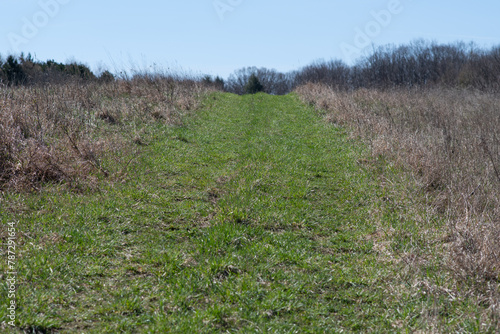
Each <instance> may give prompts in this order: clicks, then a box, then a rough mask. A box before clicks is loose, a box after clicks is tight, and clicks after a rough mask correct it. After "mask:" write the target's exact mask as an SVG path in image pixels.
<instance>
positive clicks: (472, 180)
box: [297, 84, 500, 313]
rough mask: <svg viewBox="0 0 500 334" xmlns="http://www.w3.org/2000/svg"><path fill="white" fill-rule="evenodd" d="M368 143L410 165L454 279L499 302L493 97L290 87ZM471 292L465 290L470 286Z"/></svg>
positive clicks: (499, 154)
mask: <svg viewBox="0 0 500 334" xmlns="http://www.w3.org/2000/svg"><path fill="white" fill-rule="evenodd" d="M297 93H298V94H299V96H300V97H301V99H302V100H303V101H305V102H306V103H308V104H311V105H313V106H315V107H316V108H318V109H321V110H326V111H327V112H326V114H325V117H326V118H327V119H328V120H329V121H330V122H333V123H339V124H341V125H345V126H348V127H349V128H350V129H352V131H353V132H354V134H355V135H356V136H359V137H360V138H362V139H363V140H364V141H365V142H366V143H367V144H368V146H369V148H370V149H371V152H372V155H373V157H374V158H388V159H389V161H391V162H395V166H398V167H400V168H403V170H407V171H408V170H409V171H411V174H412V177H414V178H415V179H416V182H417V183H418V188H419V189H420V191H419V194H418V196H422V195H423V196H424V197H428V198H430V199H432V201H431V202H430V203H431V206H432V209H433V210H434V211H433V212H435V213H436V214H437V215H439V217H441V218H443V219H446V221H447V223H448V228H449V229H448V231H447V233H444V234H443V235H444V238H443V239H442V240H441V241H442V243H443V244H445V245H446V249H449V259H448V260H449V261H447V263H448V264H449V268H450V269H451V270H450V272H452V273H453V274H454V275H456V277H457V278H458V280H457V281H458V282H462V283H464V282H466V283H467V285H466V286H473V287H474V289H472V290H473V292H475V293H476V296H477V297H479V299H481V301H482V302H487V303H488V305H489V306H490V307H491V308H492V309H493V310H495V309H496V311H495V312H494V313H496V312H498V307H499V306H500V298H499V292H500V291H499V287H500V284H499V283H500V135H499V134H498V129H500V107H499V106H500V96H498V95H495V94H490V93H486V92H479V91H470V90H459V89H446V88H443V87H441V88H433V89H426V90H423V89H420V90H419V89H413V90H405V89H396V90H376V89H360V90H354V91H349V92H348V91H338V90H333V89H331V88H328V87H327V86H326V85H321V84H307V85H304V86H302V87H300V88H298V89H297ZM469 292H470V291H468V292H466V293H469Z"/></svg>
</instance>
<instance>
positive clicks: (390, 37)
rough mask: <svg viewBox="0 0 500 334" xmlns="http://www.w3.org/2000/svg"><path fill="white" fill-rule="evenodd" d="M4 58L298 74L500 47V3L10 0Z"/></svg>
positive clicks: (1, 19)
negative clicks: (312, 68) (371, 59)
mask: <svg viewBox="0 0 500 334" xmlns="http://www.w3.org/2000/svg"><path fill="white" fill-rule="evenodd" d="M0 6H1V10H0V54H1V55H3V56H5V55H7V54H10V53H17V54H18V53H20V52H24V53H31V54H32V55H34V56H36V59H38V60H42V61H45V60H47V59H54V60H56V61H59V62H67V61H71V60H77V61H79V62H83V63H85V64H87V65H89V66H91V68H93V69H94V70H96V69H98V68H99V67H100V66H101V67H105V68H108V69H110V70H112V71H119V70H129V69H130V68H131V67H132V66H135V67H137V68H140V69H146V68H150V67H154V66H156V67H157V68H159V69H167V68H173V69H179V70H184V71H191V72H192V73H194V74H211V75H220V76H222V77H224V78H227V76H228V75H229V74H230V73H232V72H233V71H234V70H237V69H239V68H241V67H246V66H257V67H267V68H274V69H277V70H279V71H283V72H285V71H290V70H294V69H298V68H300V67H302V66H305V65H308V64H310V63H311V62H313V61H315V60H319V59H324V60H330V59H341V60H344V61H346V62H347V63H352V62H354V61H355V60H356V59H358V58H359V57H360V56H362V55H363V54H366V53H368V52H369V51H370V50H371V48H372V46H378V45H385V44H396V45H399V44H404V43H409V42H411V41H413V40H415V39H420V38H421V39H425V40H429V41H437V42H443V43H448V42H455V41H464V42H467V43H468V42H471V41H472V42H475V43H476V44H477V45H478V46H480V47H487V48H489V47H491V46H499V45H500V19H499V18H498V16H499V13H500V2H499V1H493V0H487V1H482V2H480V4H478V2H476V3H474V2H472V1H463V0H459V1H456V0H455V1H451V0H442V1H436V0H434V1H430V0H419V1H417V0H370V1H368V0H358V1H350V2H347V1H336V0H331V1H326V0H309V1H284V0H275V1H269V0H268V1H264V0H252V1H251V0H184V1H165V0H164V1H151V0H143V1H140V2H139V1H128V0H122V1H115V0H109V1H96V0H86V1H81V0H26V1H20V0H2V3H1V5H0Z"/></svg>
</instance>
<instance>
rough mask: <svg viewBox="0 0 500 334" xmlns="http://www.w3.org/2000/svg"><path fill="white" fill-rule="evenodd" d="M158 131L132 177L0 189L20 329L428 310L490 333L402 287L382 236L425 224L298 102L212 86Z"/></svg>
mask: <svg viewBox="0 0 500 334" xmlns="http://www.w3.org/2000/svg"><path fill="white" fill-rule="evenodd" d="M151 127H152V128H150V129H149V130H148V131H149V133H150V138H148V140H147V142H149V145H148V146H147V147H145V148H144V151H143V153H142V154H141V155H139V156H138V157H137V160H136V163H135V164H133V165H131V167H130V168H129V170H128V171H127V173H128V174H127V177H126V178H125V179H124V181H123V182H114V183H112V182H105V181H103V182H102V185H101V187H100V190H99V191H98V192H94V193H80V194H79V193H76V192H65V191H62V190H61V189H62V188H61V187H60V186H47V187H46V188H45V190H43V191H42V192H40V193H37V194H31V195H26V194H12V193H6V194H4V195H3V199H2V202H0V205H1V213H0V219H1V222H2V224H3V225H4V226H6V224H7V223H8V222H12V221H16V222H18V223H17V228H18V243H19V244H18V248H17V250H18V255H17V256H18V259H17V271H18V273H19V274H18V286H17V303H18V309H17V319H16V326H17V329H18V331H26V332H29V333H32V332H39V333H50V332H61V333H120V332H123V333H136V332H138V333H164V332H173V333H213V332H237V331H240V332H246V333H253V332H260V333H294V332H297V333H325V332H331V333H335V332H342V331H343V332H411V331H414V330H416V329H419V328H427V327H426V326H427V322H426V321H427V319H428V318H430V317H431V316H432V315H426V314H425V312H424V311H423V310H425V309H431V310H432V311H433V312H434V311H435V310H438V311H439V312H448V314H444V315H439V317H440V318H442V319H444V320H441V322H442V323H449V326H451V327H450V328H462V329H464V330H465V331H468V329H470V330H469V331H472V332H473V331H475V328H480V327H481V325H480V324H479V323H477V324H474V323H469V322H468V320H467V319H460V317H459V316H458V315H459V314H460V312H462V313H466V312H469V313H470V312H474V311H475V310H474V309H471V308H470V306H469V305H457V303H458V302H455V303H453V302H450V303H449V304H447V303H448V299H446V298H444V297H443V298H444V299H443V301H440V300H436V298H437V297H435V296H433V297H429V296H426V295H425V292H424V293H419V294H412V293H411V292H412V291H413V290H412V289H411V288H409V287H408V288H405V284H410V283H411V282H412V280H411V279H409V278H405V276H404V275H399V274H398V271H399V270H400V269H401V266H400V265H399V264H398V263H397V262H394V261H391V260H390V259H383V258H382V257H381V253H380V251H378V250H375V248H374V242H378V240H377V238H375V237H374V236H375V235H377V234H380V233H381V232H380V231H381V226H389V227H393V228H394V229H396V230H397V231H398V233H395V237H394V238H393V239H390V245H389V246H388V247H389V248H391V249H393V250H394V251H395V252H401V251H402V250H405V249H407V248H408V247H410V246H411V245H413V244H415V243H418V242H419V239H418V238H416V234H412V233H413V232H414V231H417V230H418V229H416V227H415V222H412V221H405V222H403V221H402V219H401V217H402V216H401V214H400V213H399V211H398V210H400V209H398V208H397V207H396V206H395V205H394V206H393V205H390V204H381V203H385V202H384V201H382V200H380V199H382V198H384V199H385V198H386V196H388V195H387V194H386V192H385V190H384V189H383V188H382V187H381V186H380V185H379V179H378V176H379V174H378V172H377V171H376V168H372V167H367V166H365V165H364V164H362V163H360V161H361V160H362V159H365V158H366V156H367V155H366V152H364V151H363V148H362V146H361V145H360V144H359V143H356V142H355V141H353V140H352V139H349V137H348V134H347V133H345V132H344V131H343V130H342V129H340V128H337V127H334V126H330V125H327V124H326V123H325V122H323V121H322V120H321V118H320V117H318V115H317V114H316V112H315V111H314V110H313V109H311V108H308V107H304V106H303V105H302V104H300V103H299V101H298V99H297V98H296V97H295V96H294V95H288V96H280V97H277V96H268V95H264V94H257V95H252V96H243V97H239V96H235V95H230V94H221V93H217V94H213V95H211V96H210V97H208V98H207V99H206V101H205V106H204V107H203V110H200V111H198V112H197V113H196V114H195V115H193V116H190V117H189V118H187V119H186V120H185V121H184V125H183V126H177V127H172V126H164V125H153V126H151ZM431 224H436V226H439V224H438V223H436V222H431ZM2 238H3V236H2ZM381 238H382V239H383V237H381ZM5 240H6V239H5V238H3V241H4V242H5ZM423 242H424V241H423ZM424 243H425V242H424ZM1 260H2V263H1V265H2V268H1V270H2V272H4V271H5V265H6V261H4V260H5V254H4V255H3V258H2V259H1ZM429 270H430V273H429V274H428V275H433V273H432V270H435V268H433V267H429ZM434 275H435V276H436V279H435V280H437V279H440V277H444V276H442V275H441V273H439V272H438V273H435V274H434ZM400 287H402V288H400ZM401 290H402V291H403V292H402V293H400V294H396V293H394V291H401ZM445 299H446V300H445ZM0 301H1V303H0V304H1V305H2V306H3V305H6V303H7V301H8V300H7V289H6V286H4V285H2V291H1V293H0ZM433 305H434V308H433ZM436 305H439V307H436ZM443 305H444V306H443ZM5 316H6V308H5V307H2V308H1V309H0V317H1V319H6V318H5ZM475 326H476V327H475ZM477 326H478V327H477ZM3 328H8V327H6V326H5V325H4V327H3Z"/></svg>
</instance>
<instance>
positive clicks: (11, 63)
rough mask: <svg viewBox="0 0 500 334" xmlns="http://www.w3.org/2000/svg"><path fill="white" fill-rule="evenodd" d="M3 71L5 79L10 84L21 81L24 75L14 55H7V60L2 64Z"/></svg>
mask: <svg viewBox="0 0 500 334" xmlns="http://www.w3.org/2000/svg"><path fill="white" fill-rule="evenodd" d="M3 71H4V72H5V75H6V77H7V81H8V82H9V84H11V85H19V84H21V83H23V82H24V79H25V77H26V75H25V73H24V71H23V68H22V67H21V65H20V64H19V62H18V61H17V59H16V58H15V57H14V56H8V57H7V62H5V64H3Z"/></svg>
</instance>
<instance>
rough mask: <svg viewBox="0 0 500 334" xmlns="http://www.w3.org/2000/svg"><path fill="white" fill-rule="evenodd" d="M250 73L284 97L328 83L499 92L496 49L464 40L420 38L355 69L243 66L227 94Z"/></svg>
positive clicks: (377, 53)
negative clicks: (447, 41)
mask: <svg viewBox="0 0 500 334" xmlns="http://www.w3.org/2000/svg"><path fill="white" fill-rule="evenodd" d="M253 73H254V74H256V75H257V77H258V78H259V81H260V82H261V83H262V85H263V86H264V91H265V92H266V93H269V94H286V93H288V92H290V91H292V90H293V89H295V88H296V87H300V86H302V85H304V84H306V83H321V84H326V85H328V86H329V87H332V88H335V89H338V90H352V89H358V88H384V89H385V88H395V87H408V88H410V87H416V86H418V87H422V86H427V87H429V86H436V85H438V86H446V87H463V88H475V89H481V90H486V91H499V90H500V46H497V47H493V48H491V49H489V50H486V49H481V48H479V47H477V46H476V45H474V44H466V43H463V42H458V43H454V44H438V43H434V42H426V41H422V40H418V41H415V42H412V43H410V44H408V45H402V46H390V45H389V46H383V47H380V48H378V49H374V50H373V52H372V53H371V54H370V55H368V56H366V57H364V58H362V59H361V60H359V61H358V62H357V63H356V64H355V65H353V66H349V65H347V64H345V63H344V62H342V61H339V60H332V61H317V62H314V63H312V64H310V65H308V66H305V67H303V68H302V69H300V70H298V71H294V72H289V73H280V72H278V71H276V70H272V69H266V68H255V67H247V68H243V69H240V70H237V71H235V72H234V73H233V74H232V75H231V76H230V77H229V79H228V81H227V83H226V90H227V91H229V92H233V93H236V94H242V93H243V92H244V90H243V87H244V85H245V83H246V82H247V81H248V78H249V77H250V75H251V74H253Z"/></svg>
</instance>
